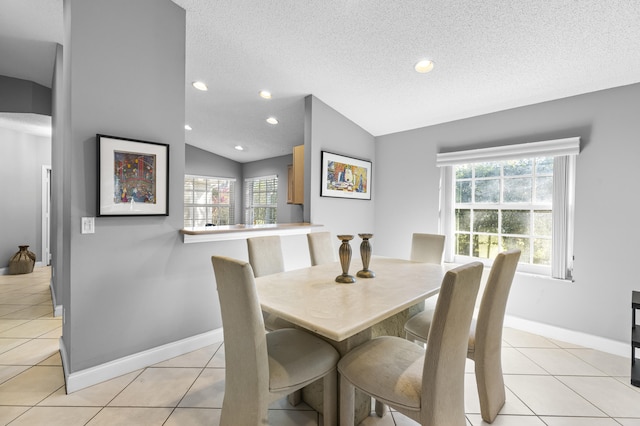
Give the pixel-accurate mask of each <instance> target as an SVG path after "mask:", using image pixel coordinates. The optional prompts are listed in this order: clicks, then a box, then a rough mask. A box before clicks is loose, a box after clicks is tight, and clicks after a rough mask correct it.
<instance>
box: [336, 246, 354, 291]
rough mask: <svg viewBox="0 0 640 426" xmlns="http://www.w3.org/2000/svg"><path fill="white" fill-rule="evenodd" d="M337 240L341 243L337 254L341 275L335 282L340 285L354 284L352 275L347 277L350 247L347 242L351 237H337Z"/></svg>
mask: <svg viewBox="0 0 640 426" xmlns="http://www.w3.org/2000/svg"><path fill="white" fill-rule="evenodd" d="M338 239H339V240H340V241H342V244H341V245H340V249H339V250H338V254H339V256H340V265H341V266H342V275H338V276H337V277H336V282H339V283H342V284H352V283H355V282H356V278H355V277H354V276H353V275H349V264H350V263H351V245H350V244H349V241H351V240H352V239H353V235H338Z"/></svg>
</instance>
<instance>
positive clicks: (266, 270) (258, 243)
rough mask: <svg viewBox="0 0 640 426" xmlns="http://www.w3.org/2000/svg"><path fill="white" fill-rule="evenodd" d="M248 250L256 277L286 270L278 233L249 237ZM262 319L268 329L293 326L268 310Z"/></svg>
mask: <svg viewBox="0 0 640 426" xmlns="http://www.w3.org/2000/svg"><path fill="white" fill-rule="evenodd" d="M247 250H248V251H249V263H250V264H251V268H252V269H253V273H254V274H255V277H256V278H258V277H262V276H265V275H271V274H277V273H278V272H284V259H283V257H282V243H281V241H280V237H279V236H278V235H273V236H266V237H251V238H247ZM262 319H263V320H264V326H265V329H266V330H267V331H273V330H278V329H280V328H293V324H291V323H290V322H289V321H287V320H284V319H282V318H280V317H278V316H276V315H272V314H269V313H267V312H263V313H262Z"/></svg>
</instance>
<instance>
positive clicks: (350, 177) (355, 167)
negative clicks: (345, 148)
mask: <svg viewBox="0 0 640 426" xmlns="http://www.w3.org/2000/svg"><path fill="white" fill-rule="evenodd" d="M321 170H322V176H321V178H320V182H321V188H320V195H321V196H323V197H338V198H356V199H359V200H370V199H371V161H366V160H359V159H357V158H352V157H347V156H344V155H338V154H333V153H331V152H327V151H322V168H321Z"/></svg>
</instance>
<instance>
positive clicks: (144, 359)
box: [60, 328, 223, 394]
mask: <svg viewBox="0 0 640 426" xmlns="http://www.w3.org/2000/svg"><path fill="white" fill-rule="evenodd" d="M222 340H223V335H222V328H218V329H216V330H212V331H209V332H206V333H202V334H199V335H197V336H192V337H188V338H186V339H182V340H179V341H177V342H173V343H168V344H166V345H162V346H158V347H157V348H153V349H149V350H146V351H143V352H138V353H137V354H133V355H129V356H126V357H124V358H120V359H116V360H113V361H110V362H107V363H105V364H101V365H97V366H95V367H91V368H87V369H85V370H81V371H76V372H74V373H71V374H69V369H68V365H67V361H66V360H67V354H66V348H65V346H64V344H63V343H64V342H63V341H62V338H60V352H61V357H62V367H63V369H64V377H65V382H66V385H67V386H66V387H67V394H70V393H72V392H75V391H78V390H80V389H84V388H87V387H89V386H93V385H95V384H98V383H101V382H104V381H106V380H110V379H113V378H115V377H118V376H122V375H123V374H128V373H131V372H132V371H136V370H139V369H141V368H145V367H148V366H150V365H153V364H157V363H159V362H162V361H166V360H168V359H171V358H174V357H176V356H179V355H184V354H186V353H189V352H192V351H195V350H197V349H201V348H204V347H205V346H209V345H212V344H214V343H219V342H222Z"/></svg>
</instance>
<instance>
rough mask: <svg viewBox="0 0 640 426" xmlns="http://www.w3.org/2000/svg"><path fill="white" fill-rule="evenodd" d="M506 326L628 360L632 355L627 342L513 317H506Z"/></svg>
mask: <svg viewBox="0 0 640 426" xmlns="http://www.w3.org/2000/svg"><path fill="white" fill-rule="evenodd" d="M504 325H505V327H511V328H517V329H518V330H523V331H528V332H530V333H535V334H538V335H540V336H543V337H549V338H551V339H555V340H560V341H563V342H567V343H572V344H574V345H580V346H584V347H587V348H591V349H597V350H599V351H602V352H607V353H610V354H614V355H619V356H623V357H626V358H629V357H630V354H631V349H630V348H631V346H630V344H629V343H626V342H619V341H617V340H611V339H607V338H604V337H598V336H594V335H592V334H587V333H583V332H580V331H574V330H568V329H566V328H561V327H556V326H553V325H548V324H543V323H539V322H535V321H530V320H526V319H523V318H518V317H514V316H511V315H506V316H505V318H504Z"/></svg>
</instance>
